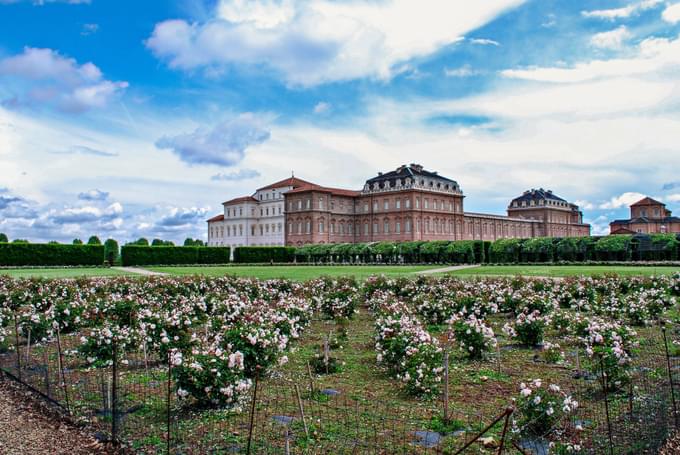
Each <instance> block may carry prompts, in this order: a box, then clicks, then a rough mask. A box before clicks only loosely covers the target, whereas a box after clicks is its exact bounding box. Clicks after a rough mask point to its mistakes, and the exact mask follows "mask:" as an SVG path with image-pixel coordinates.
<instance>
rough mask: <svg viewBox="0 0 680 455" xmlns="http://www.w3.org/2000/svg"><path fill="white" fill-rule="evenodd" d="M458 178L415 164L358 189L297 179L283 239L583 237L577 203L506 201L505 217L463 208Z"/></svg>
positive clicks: (542, 194)
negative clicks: (335, 186)
mask: <svg viewBox="0 0 680 455" xmlns="http://www.w3.org/2000/svg"><path fill="white" fill-rule="evenodd" d="M463 199H464V195H463V192H462V190H461V188H460V186H459V185H458V183H457V182H456V181H454V180H451V179H449V178H446V177H443V176H441V175H439V174H437V173H436V172H430V171H427V170H425V169H423V167H422V166H420V165H417V164H410V165H404V166H400V167H399V168H397V169H396V170H394V171H391V172H387V173H384V174H383V173H379V174H378V175H377V176H376V177H373V178H371V179H369V180H367V181H366V183H365V185H364V187H363V189H362V190H360V191H351V190H344V189H337V188H327V187H322V186H320V185H316V184H303V185H300V186H299V187H297V188H294V189H292V190H290V191H287V192H286V193H285V194H284V200H285V225H286V232H285V243H286V245H294V246H298V245H304V244H308V243H360V242H377V241H384V240H389V241H412V240H496V239H500V238H530V237H546V236H548V237H564V236H586V235H590V225H588V224H584V223H583V219H582V214H581V212H580V211H579V209H578V206H576V205H574V204H571V203H568V202H567V201H565V200H564V199H562V198H559V197H557V196H556V195H554V194H553V193H552V192H551V191H546V190H543V189H540V190H531V191H527V192H525V193H524V194H523V195H522V196H520V197H518V198H516V199H513V200H512V201H511V202H510V205H509V207H508V215H507V216H501V215H487V214H479V213H466V212H465V211H464V208H463Z"/></svg>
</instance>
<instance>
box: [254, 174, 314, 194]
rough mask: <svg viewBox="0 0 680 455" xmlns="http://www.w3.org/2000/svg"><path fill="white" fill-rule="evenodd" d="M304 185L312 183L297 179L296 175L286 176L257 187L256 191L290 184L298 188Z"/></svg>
mask: <svg viewBox="0 0 680 455" xmlns="http://www.w3.org/2000/svg"><path fill="white" fill-rule="evenodd" d="M304 185H313V183H311V182H308V181H306V180H302V179H299V178H297V177H288V178H287V179H283V180H279V181H278V182H274V183H272V184H271V185H267V186H263V187H262V188H258V189H257V191H262V190H271V189H273V188H283V187H286V186H292V187H293V188H298V187H301V186H304Z"/></svg>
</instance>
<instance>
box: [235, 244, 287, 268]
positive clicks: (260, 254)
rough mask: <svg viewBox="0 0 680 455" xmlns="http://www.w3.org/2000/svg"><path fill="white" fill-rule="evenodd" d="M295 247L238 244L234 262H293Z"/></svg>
mask: <svg viewBox="0 0 680 455" xmlns="http://www.w3.org/2000/svg"><path fill="white" fill-rule="evenodd" d="M294 258H295V248H293V247H288V246H238V247H236V248H235V249H234V262H237V263H240V264H257V263H266V262H293V259H294Z"/></svg>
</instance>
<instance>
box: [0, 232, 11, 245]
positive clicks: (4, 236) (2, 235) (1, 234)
mask: <svg viewBox="0 0 680 455" xmlns="http://www.w3.org/2000/svg"><path fill="white" fill-rule="evenodd" d="M8 242H9V238H8V237H7V234H5V233H4V232H0V243H8Z"/></svg>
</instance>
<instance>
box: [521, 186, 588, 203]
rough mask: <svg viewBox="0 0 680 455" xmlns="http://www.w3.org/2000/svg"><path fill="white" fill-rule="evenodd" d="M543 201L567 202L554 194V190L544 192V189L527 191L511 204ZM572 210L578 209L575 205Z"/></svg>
mask: <svg viewBox="0 0 680 455" xmlns="http://www.w3.org/2000/svg"><path fill="white" fill-rule="evenodd" d="M541 200H544V201H545V200H551V201H558V202H567V201H565V200H564V199H562V198H561V197H559V196H557V195H556V194H555V193H553V192H552V190H544V189H543V188H539V189H531V190H527V191H525V192H524V194H522V195H521V196H519V197H516V198H515V199H513V200H512V201H510V204H511V205H512V203H513V202H522V201H527V202H528V201H541ZM570 205H571V206H572V208H574V207H577V206H575V205H574V204H570Z"/></svg>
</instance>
